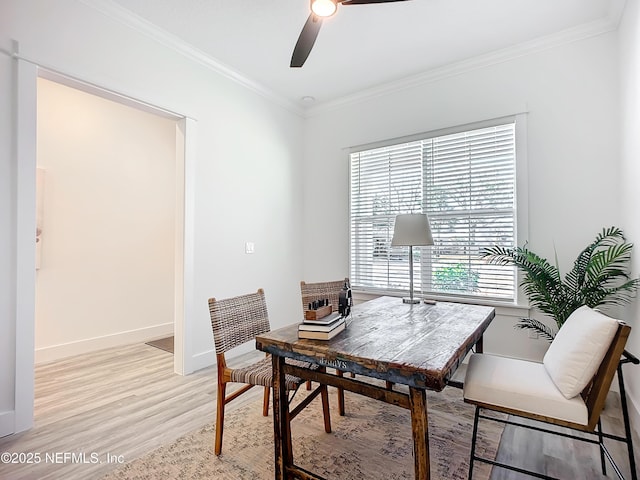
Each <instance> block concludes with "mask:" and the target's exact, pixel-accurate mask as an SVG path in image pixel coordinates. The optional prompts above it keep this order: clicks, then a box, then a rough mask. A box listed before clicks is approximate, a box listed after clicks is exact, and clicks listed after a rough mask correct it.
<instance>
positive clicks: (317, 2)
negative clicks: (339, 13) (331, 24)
mask: <svg viewBox="0 0 640 480" xmlns="http://www.w3.org/2000/svg"><path fill="white" fill-rule="evenodd" d="M336 2H337V0H311V11H312V12H313V13H315V14H316V15H317V16H319V17H330V16H331V15H333V14H334V13H336V10H337V9H338V5H337V4H336Z"/></svg>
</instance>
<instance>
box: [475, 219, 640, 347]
mask: <svg viewBox="0 0 640 480" xmlns="http://www.w3.org/2000/svg"><path fill="white" fill-rule="evenodd" d="M632 249H633V244H631V243H627V241H626V239H625V237H624V234H623V232H622V230H621V229H619V228H617V227H610V228H605V229H603V230H602V232H601V233H599V234H598V235H597V236H596V238H595V240H594V241H593V242H592V243H591V244H590V245H588V246H587V247H586V248H585V249H584V250H583V251H582V252H580V254H579V255H578V258H576V260H575V262H574V263H573V268H572V269H571V270H570V271H569V272H568V273H567V274H566V275H565V277H564V278H562V276H561V275H560V271H559V269H558V266H557V259H556V265H552V264H551V263H549V262H548V261H547V260H546V259H544V258H542V257H540V256H539V255H536V254H535V253H533V252H532V251H530V250H529V249H527V247H526V244H525V246H524V247H516V248H505V247H500V246H494V247H491V248H488V249H486V250H485V251H484V252H483V254H482V257H483V258H484V259H486V260H488V261H489V262H490V263H494V264H498V265H515V266H516V267H517V268H518V269H520V270H521V271H522V272H523V273H524V277H523V279H522V282H521V284H520V286H521V287H522V288H523V291H524V293H525V294H526V295H527V297H528V298H529V303H530V304H531V306H533V307H535V308H537V309H538V310H540V311H541V312H543V313H545V314H547V315H549V316H551V317H552V318H553V319H554V320H555V322H556V325H557V329H554V328H550V327H548V326H547V325H546V324H545V323H543V322H541V321H539V320H536V319H534V318H523V319H521V320H520V321H519V322H518V323H517V324H516V325H515V327H516V328H520V329H526V330H533V331H535V332H537V333H538V334H539V335H541V336H542V337H544V338H546V339H547V340H549V341H550V342H551V341H552V340H553V338H554V337H555V335H556V332H557V330H559V329H560V327H562V325H563V324H564V322H565V321H566V319H567V318H568V317H569V315H571V313H572V312H573V311H574V310H576V309H577V308H579V307H581V306H582V305H587V306H589V307H591V308H595V307H598V306H604V305H624V304H626V303H629V302H630V301H631V299H632V298H633V297H634V295H635V292H636V290H637V288H638V284H639V282H640V278H631V275H630V260H631V250H632Z"/></svg>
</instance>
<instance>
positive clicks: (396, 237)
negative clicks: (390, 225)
mask: <svg viewBox="0 0 640 480" xmlns="http://www.w3.org/2000/svg"><path fill="white" fill-rule="evenodd" d="M402 245H412V246H413V245H433V237H432V236H431V227H429V219H428V218H427V215H426V214H424V213H406V214H401V215H398V216H397V217H396V224H395V227H394V229H393V239H392V240H391V246H394V247H395V246H402Z"/></svg>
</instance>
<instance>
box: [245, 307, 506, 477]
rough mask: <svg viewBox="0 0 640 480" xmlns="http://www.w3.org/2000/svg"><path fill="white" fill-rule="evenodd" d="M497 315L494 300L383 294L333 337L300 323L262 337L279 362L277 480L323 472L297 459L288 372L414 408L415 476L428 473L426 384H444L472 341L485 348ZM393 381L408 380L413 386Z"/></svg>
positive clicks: (275, 404)
mask: <svg viewBox="0 0 640 480" xmlns="http://www.w3.org/2000/svg"><path fill="white" fill-rule="evenodd" d="M494 316H495V310H494V309H493V308H492V307H488V306H480V305H470V304H463V303H453V302H437V303H435V304H425V303H420V304H406V303H403V302H402V300H401V299H399V298H396V297H386V296H385V297H379V298H377V299H375V300H370V301H368V302H364V303H361V304H358V305H356V306H355V307H353V309H352V313H351V315H350V317H349V318H348V319H347V323H348V327H347V328H346V329H345V330H344V331H343V332H341V333H340V334H338V335H337V336H336V337H334V338H332V339H331V340H307V339H298V323H296V324H292V325H289V326H286V327H283V328H280V329H277V330H273V331H271V332H269V333H266V334H263V335H260V336H258V337H257V338H256V348H258V349H259V350H262V351H264V352H268V353H270V354H271V355H272V362H273V422H274V447H275V448H274V453H275V478H276V480H284V479H292V478H298V479H305V480H308V479H321V478H322V477H320V476H317V475H316V474H314V473H313V472H309V471H307V470H305V469H303V468H301V467H299V466H296V465H295V464H294V457H293V445H292V441H291V425H290V421H289V404H288V397H287V392H286V388H285V381H284V379H285V375H286V374H291V375H295V376H298V377H300V378H303V379H307V380H312V381H316V382H319V383H323V384H326V385H331V386H334V387H337V388H339V389H344V390H348V391H351V392H355V393H358V394H360V395H365V396H367V397H370V398H373V399H376V400H380V401H383V402H386V403H390V404H393V405H397V406H400V407H403V408H406V409H409V410H410V412H411V428H412V434H413V445H414V464H415V478H416V479H419V480H428V479H429V478H430V462H429V431H428V422H427V418H428V417H427V414H428V408H427V398H426V390H433V391H436V392H438V391H441V390H443V389H444V388H445V387H446V386H447V385H448V383H449V382H450V380H451V378H452V376H453V374H454V373H455V371H456V369H457V368H458V367H459V366H460V364H461V363H462V361H463V360H464V358H465V356H466V355H467V353H468V352H469V351H470V350H471V349H472V348H474V347H475V350H476V351H478V352H480V351H482V335H483V333H484V332H485V330H486V329H487V327H488V326H489V324H490V323H491V321H492V320H493V318H494ZM287 358H289V359H295V360H302V361H305V362H310V363H313V364H318V365H321V366H323V367H328V368H330V369H335V370H336V374H333V373H331V372H330V371H327V370H326V368H324V369H319V370H318V369H316V370H311V369H309V368H304V367H301V366H299V365H292V364H290V363H289V362H287V361H286V359H287ZM344 372H351V373H354V374H356V375H362V376H364V377H371V378H375V379H380V380H384V381H385V382H386V385H387V387H384V386H382V385H375V384H372V382H370V381H369V382H367V381H363V380H364V379H363V380H360V379H359V378H358V377H357V376H356V377H355V378H349V377H347V376H343V373H344ZM394 385H396V386H397V385H407V386H408V393H405V392H403V391H399V389H398V388H397V387H396V388H393V386H394ZM389 386H391V387H392V388H389ZM404 390H405V391H406V389H404Z"/></svg>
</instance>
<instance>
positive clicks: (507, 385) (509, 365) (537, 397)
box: [463, 354, 588, 425]
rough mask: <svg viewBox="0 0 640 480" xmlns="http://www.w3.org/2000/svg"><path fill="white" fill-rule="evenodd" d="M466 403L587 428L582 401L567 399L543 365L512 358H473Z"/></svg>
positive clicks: (493, 356) (484, 355) (466, 386)
mask: <svg viewBox="0 0 640 480" xmlns="http://www.w3.org/2000/svg"><path fill="white" fill-rule="evenodd" d="M463 392H464V393H463V394H464V398H465V400H468V401H470V402H471V403H474V402H479V403H483V404H487V405H495V406H497V407H503V408H509V409H512V410H516V411H519V412H523V413H532V414H536V415H542V416H545V417H552V418H557V419H561V420H565V421H568V422H573V423H578V424H580V425H586V424H587V421H588V412H587V406H586V405H585V403H584V401H583V400H582V397H580V396H577V397H574V398H571V399H567V398H565V397H564V395H562V393H561V392H560V390H558V388H557V387H556V386H555V384H554V383H553V381H552V380H551V377H549V375H548V374H547V371H546V369H545V368H544V365H542V364H541V363H537V362H528V361H526V360H518V359H515V358H506V357H498V356H495V355H487V354H474V355H472V356H471V358H470V360H469V365H468V367H467V373H466V376H465V381H464V390H463Z"/></svg>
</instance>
